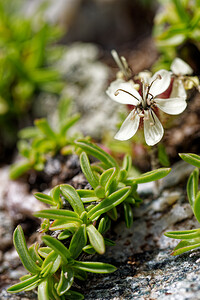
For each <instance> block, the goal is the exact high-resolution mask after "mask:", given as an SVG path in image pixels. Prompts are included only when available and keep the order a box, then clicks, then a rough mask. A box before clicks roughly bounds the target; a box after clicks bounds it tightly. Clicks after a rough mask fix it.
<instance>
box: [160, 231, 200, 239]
mask: <svg viewBox="0 0 200 300" xmlns="http://www.w3.org/2000/svg"><path fill="white" fill-rule="evenodd" d="M164 235H165V236H167V237H170V238H173V239H194V238H198V237H199V238H200V229H192V230H183V231H168V232H165V233H164Z"/></svg>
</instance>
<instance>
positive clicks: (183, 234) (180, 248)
mask: <svg viewBox="0 0 200 300" xmlns="http://www.w3.org/2000/svg"><path fill="white" fill-rule="evenodd" d="M180 157H181V158H182V159H183V160H185V161H186V162H188V163H190V164H192V165H193V166H195V167H197V168H195V170H194V171H193V172H192V173H191V175H190V177H189V179H188V182H187V196H188V200H189V203H190V206H191V208H192V210H193V213H194V215H195V217H196V219H197V221H198V222H199V223H200V191H199V189H198V183H199V168H200V156H198V155H196V154H189V153H188V154H180ZM165 235H166V236H167V237H169V238H173V239H179V240H181V241H180V242H179V244H178V245H177V246H176V247H175V249H174V250H173V252H172V255H178V254H182V253H184V252H187V251H189V250H192V249H195V248H199V247H200V229H199V228H198V229H192V230H183V231H169V232H166V233H165Z"/></svg>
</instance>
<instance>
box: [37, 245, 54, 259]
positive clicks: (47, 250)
mask: <svg viewBox="0 0 200 300" xmlns="http://www.w3.org/2000/svg"><path fill="white" fill-rule="evenodd" d="M51 252H52V249H51V248H49V247H40V248H39V249H38V253H39V254H40V256H42V257H43V258H46V257H47V256H48V255H49V253H51Z"/></svg>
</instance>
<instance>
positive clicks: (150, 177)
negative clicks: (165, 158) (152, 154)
mask: <svg viewBox="0 0 200 300" xmlns="http://www.w3.org/2000/svg"><path fill="white" fill-rule="evenodd" d="M170 171H171V169H170V168H160V169H157V170H153V171H150V172H147V173H144V174H142V175H141V176H139V177H137V178H127V182H130V181H134V182H135V183H146V182H150V181H155V180H158V179H161V178H163V177H165V176H167V175H168V174H169V172H170Z"/></svg>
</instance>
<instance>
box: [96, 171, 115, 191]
mask: <svg viewBox="0 0 200 300" xmlns="http://www.w3.org/2000/svg"><path fill="white" fill-rule="evenodd" d="M116 176H117V171H116V168H111V169H108V170H106V171H105V172H103V173H102V174H101V176H100V179H99V183H100V185H101V186H102V187H104V189H105V191H106V192H107V191H108V189H109V187H110V185H111V183H112V182H113V180H114V179H115V178H116Z"/></svg>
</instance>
